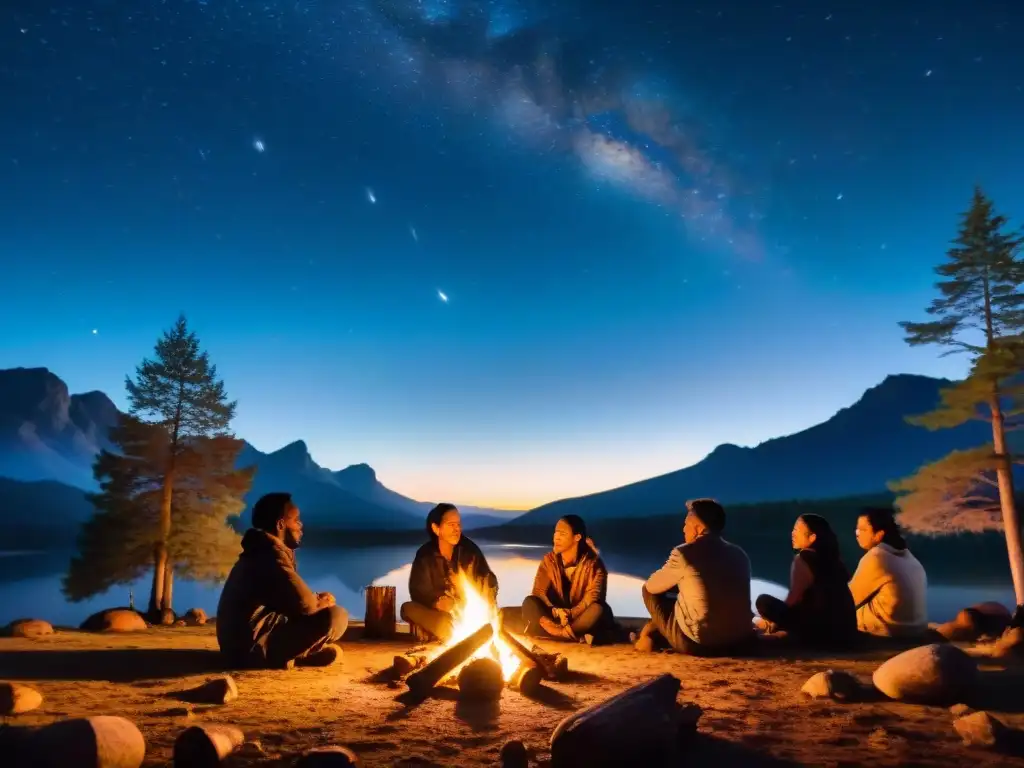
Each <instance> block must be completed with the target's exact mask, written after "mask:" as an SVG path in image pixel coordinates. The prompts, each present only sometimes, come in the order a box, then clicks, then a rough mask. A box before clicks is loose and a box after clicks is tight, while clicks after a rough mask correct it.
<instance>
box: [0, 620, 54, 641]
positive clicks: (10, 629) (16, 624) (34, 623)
mask: <svg viewBox="0 0 1024 768" xmlns="http://www.w3.org/2000/svg"><path fill="white" fill-rule="evenodd" d="M5 634H6V635H7V636H8V637H43V636H45V635H52V634H53V626H52V625H51V624H50V622H48V621H43V620H42V619H18V620H17V621H12V622H11V623H10V624H8V625H7V630H6V632H5Z"/></svg>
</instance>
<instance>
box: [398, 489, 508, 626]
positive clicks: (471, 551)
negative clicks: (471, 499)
mask: <svg viewBox="0 0 1024 768" xmlns="http://www.w3.org/2000/svg"><path fill="white" fill-rule="evenodd" d="M426 528H427V535H428V536H429V540H428V541H427V543H426V544H424V545H423V546H422V547H420V548H419V549H418V550H417V551H416V557H415V558H413V561H412V570H411V571H410V573H409V597H410V598H411V600H410V601H409V602H408V603H403V604H402V607H401V610H400V614H401V616H402V619H403V620H404V621H407V622H408V623H409V624H410V626H412V627H413V628H414V629H419V630H421V631H422V632H425V633H426V634H427V635H428V636H429V637H431V638H434V639H436V640H440V641H442V642H447V641H448V640H449V639H450V638H451V636H452V627H453V622H452V611H454V610H455V607H456V605H458V603H459V601H460V600H461V599H462V596H461V595H460V594H459V581H458V578H457V576H458V575H459V574H464V575H465V576H466V577H468V579H469V580H470V581H471V582H472V583H473V584H474V585H475V586H476V587H477V588H478V589H479V590H480V591H481V592H483V593H484V594H485V595H486V596H487V597H488V599H490V600H491V601H492V602H493V601H495V600H497V595H498V579H497V577H496V576H495V575H494V572H493V571H491V567H490V565H488V563H487V558H485V557H484V553H483V552H481V551H480V547H478V546H477V545H476V544H475V543H474V542H473V541H472V540H471V539H469V538H468V537H467V536H463V535H462V516H461V515H460V514H459V510H458V509H457V508H456V506H455V505H454V504H438V505H437V506H436V507H434V508H433V509H432V510H430V512H429V513H428V514H427V526H426Z"/></svg>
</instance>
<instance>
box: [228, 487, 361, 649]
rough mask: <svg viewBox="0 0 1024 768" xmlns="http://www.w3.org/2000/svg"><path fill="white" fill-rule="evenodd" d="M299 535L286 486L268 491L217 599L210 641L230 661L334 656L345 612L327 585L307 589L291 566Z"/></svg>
mask: <svg viewBox="0 0 1024 768" xmlns="http://www.w3.org/2000/svg"><path fill="white" fill-rule="evenodd" d="M301 541H302V522H301V521H300V520H299V508H298V507H297V506H295V503H294V502H293V501H292V497H291V494H289V493H268V494H267V495H265V496H263V497H262V498H261V499H260V500H259V501H257V502H256V504H255V505H254V506H253V508H252V528H250V529H249V530H248V531H246V532H245V535H244V536H243V537H242V554H241V555H240V556H239V558H238V562H237V563H235V565H234V566H233V567H232V568H231V573H230V574H228V579H227V582H226V583H225V584H224V590H223V591H222V592H221V595H220V602H219V603H218V605H217V644H218V645H219V646H220V650H221V653H222V654H223V655H224V656H225V657H226V659H227V660H228V663H229V664H232V665H233V666H238V667H270V668H272V669H289V668H291V666H292V665H293V664H299V665H300V666H327V665H329V664H332V663H333V662H334V661H336V660H337V659H338V658H339V657H340V656H341V649H340V648H339V647H338V646H337V645H334V643H336V642H337V641H338V640H340V639H341V637H342V635H344V634H345V629H346V628H347V627H348V613H346V612H345V609H344V608H341V607H339V606H337V605H335V604H334V596H333V595H331V593H329V592H320V593H317V594H314V593H313V592H312V591H311V590H310V588H309V587H308V586H306V582H304V581H303V580H302V579H301V578H300V577H299V574H298V573H297V572H296V570H295V549H296V548H297V547H298V546H299V543H300V542H301Z"/></svg>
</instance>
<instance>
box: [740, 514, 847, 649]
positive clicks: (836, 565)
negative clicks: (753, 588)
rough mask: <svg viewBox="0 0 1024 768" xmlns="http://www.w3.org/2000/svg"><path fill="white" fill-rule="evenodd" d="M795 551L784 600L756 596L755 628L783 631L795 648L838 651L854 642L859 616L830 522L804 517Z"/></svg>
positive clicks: (797, 528) (797, 526)
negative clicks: (793, 639)
mask: <svg viewBox="0 0 1024 768" xmlns="http://www.w3.org/2000/svg"><path fill="white" fill-rule="evenodd" d="M791 540H792V544H793V549H795V550H796V551H797V554H796V557H795V558H793V567H792V569H791V571H790V582H789V594H788V595H787V596H786V599H785V600H780V599H778V598H777V597H773V596H772V595H760V596H758V598H757V600H756V601H755V605H756V607H757V612H758V613H759V614H760V615H761V618H760V620H759V621H758V622H757V623H758V626H759V627H760V629H762V630H763V631H765V632H766V633H769V634H770V633H772V632H776V631H779V630H781V631H784V632H786V634H787V635H789V636H792V637H794V638H795V639H796V640H797V641H798V642H802V643H805V644H807V645H813V646H817V647H822V648H833V647H842V646H845V645H848V644H850V643H851V642H852V641H853V640H854V639H855V638H856V636H857V614H856V611H855V610H854V605H853V596H852V595H851V594H850V588H849V586H848V584H847V582H848V581H849V578H850V573H849V571H847V570H846V566H845V565H843V560H842V557H841V556H840V554H839V540H838V539H837V538H836V534H835V531H833V530H832V526H831V525H829V523H828V520H826V519H825V518H823V517H821V516H820V515H814V514H809V513H808V514H804V515H800V517H798V518H797V519H796V523H795V524H794V526H793V533H792V537H791Z"/></svg>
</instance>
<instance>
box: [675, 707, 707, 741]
mask: <svg viewBox="0 0 1024 768" xmlns="http://www.w3.org/2000/svg"><path fill="white" fill-rule="evenodd" d="M703 714H704V710H703V709H701V708H700V705H699V704H695V703H694V702H692V701H686V702H682V703H680V704H677V705H676V712H675V718H676V728H677V729H678V730H679V735H680V736H685V735H687V734H692V733H696V731H697V723H698V722H699V721H700V718H701V715H703Z"/></svg>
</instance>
